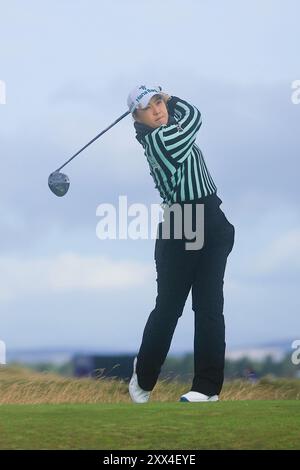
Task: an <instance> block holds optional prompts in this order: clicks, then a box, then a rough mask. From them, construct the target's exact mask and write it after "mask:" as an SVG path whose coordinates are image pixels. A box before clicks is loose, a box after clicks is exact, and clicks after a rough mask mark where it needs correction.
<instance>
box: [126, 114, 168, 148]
mask: <svg viewBox="0 0 300 470" xmlns="http://www.w3.org/2000/svg"><path fill="white" fill-rule="evenodd" d="M172 124H177V121H176V119H175V117H174V116H172V115H171V114H169V119H168V123H167V126H170V125H172ZM134 127H135V130H136V136H135V138H136V139H137V140H138V141H139V142H140V143H142V140H143V139H144V137H145V135H147V134H149V132H152V131H153V130H154V129H153V127H150V126H146V124H142V123H140V122H137V121H134Z"/></svg>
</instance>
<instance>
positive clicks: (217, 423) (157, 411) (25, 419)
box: [0, 400, 300, 450]
mask: <svg viewBox="0 0 300 470" xmlns="http://www.w3.org/2000/svg"><path fill="white" fill-rule="evenodd" d="M299 423H300V406H299V401H297V400H273V401H267V400H266V401H265V400H253V401H250V400H244V401H223V402H219V403H205V404H197V403H166V402H165V403H157V402H153V403H148V404H143V405H136V404H131V403H129V404H127V403H117V404H107V403H100V404H88V405H82V404H75V405H72V404H66V405H64V404H59V405H51V404H49V405H0V448H1V449H113V450H116V449H146V450H150V449H172V450H173V449H194V450H196V449H299V448H300V437H299V436H300V434H299Z"/></svg>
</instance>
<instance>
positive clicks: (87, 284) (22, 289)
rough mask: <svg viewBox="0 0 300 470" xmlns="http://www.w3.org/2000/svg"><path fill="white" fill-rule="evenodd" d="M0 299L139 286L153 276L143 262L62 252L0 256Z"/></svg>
mask: <svg viewBox="0 0 300 470" xmlns="http://www.w3.org/2000/svg"><path fill="white" fill-rule="evenodd" d="M0 272H1V273H2V275H1V277H0V300H2V301H3V300H15V299H20V298H22V297H27V296H35V295H45V294H48V295H49V294H51V292H60V293H63V292H65V291H70V290H76V291H77V292H80V291H89V290H92V291H95V290H99V289H100V290H101V289H102V290H108V289H109V290H110V289H113V291H114V293H116V292H117V291H118V290H124V289H131V288H139V287H141V286H143V285H144V284H145V283H146V282H147V281H148V279H150V278H151V276H152V277H153V273H152V269H151V267H150V266H148V265H147V264H145V263H144V264H143V263H140V262H135V261H131V260H122V261H115V260H112V259H110V258H108V257H106V256H81V255H79V254H76V253H62V254H60V255H58V256H55V257H52V258H31V259H25V258H23V259H21V258H19V257H18V258H16V257H4V256H3V257H1V258H0Z"/></svg>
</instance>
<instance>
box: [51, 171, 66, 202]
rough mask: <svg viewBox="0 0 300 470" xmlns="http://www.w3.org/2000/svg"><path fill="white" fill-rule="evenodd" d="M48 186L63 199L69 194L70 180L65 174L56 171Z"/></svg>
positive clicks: (52, 174)
mask: <svg viewBox="0 0 300 470" xmlns="http://www.w3.org/2000/svg"><path fill="white" fill-rule="evenodd" d="M48 186H49V188H50V189H51V191H52V192H53V193H54V194H55V195H56V196H58V197H62V196H64V195H65V194H66V193H67V192H68V189H69V186H70V180H69V178H68V176H67V175H65V174H64V173H60V172H59V171H54V172H53V173H51V175H50V176H49V178H48Z"/></svg>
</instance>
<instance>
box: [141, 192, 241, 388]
mask: <svg viewBox="0 0 300 470" xmlns="http://www.w3.org/2000/svg"><path fill="white" fill-rule="evenodd" d="M197 203H201V204H204V245H203V247H202V248H201V249H198V250H186V244H185V243H186V239H185V238H184V237H183V238H181V239H175V238H170V239H164V238H161V236H160V235H158V237H157V239H156V243H155V255H154V257H155V261H156V270H157V297H156V305H155V308H154V310H153V311H152V312H151V314H150V316H149V318H148V321H147V323H146V326H145V329H144V333H143V338H142V343H141V346H140V349H139V352H138V356H137V358H138V360H137V368H136V372H137V377H138V382H139V385H140V387H141V388H143V389H144V390H149V391H150V390H152V389H153V388H154V386H155V384H156V382H157V379H158V376H159V373H160V371H161V367H162V365H163V363H164V361H165V359H166V356H167V354H168V351H169V349H170V345H171V341H172V337H173V334H174V331H175V328H176V325H177V322H178V319H179V317H180V316H181V315H182V312H183V308H184V305H185V303H186V299H187V297H188V294H189V292H190V290H191V289H192V308H193V311H194V317H195V327H194V379H193V383H192V387H191V390H193V391H197V392H201V393H204V394H206V395H215V394H219V393H220V391H221V388H222V385H223V380H224V357H225V324H224V316H223V306H224V297H223V284H224V274H225V267H226V262H227V257H228V255H229V253H230V252H231V250H232V248H233V245H234V236H235V228H234V226H233V225H232V224H231V223H230V222H229V221H228V220H227V218H226V216H225V214H224V213H223V211H222V210H221V209H220V205H221V204H222V200H221V199H220V198H219V197H218V196H217V195H216V194H213V195H211V196H208V197H206V198H203V199H199V200H197V201H193V204H197ZM160 224H162V223H160ZM160 228H161V227H160Z"/></svg>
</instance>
